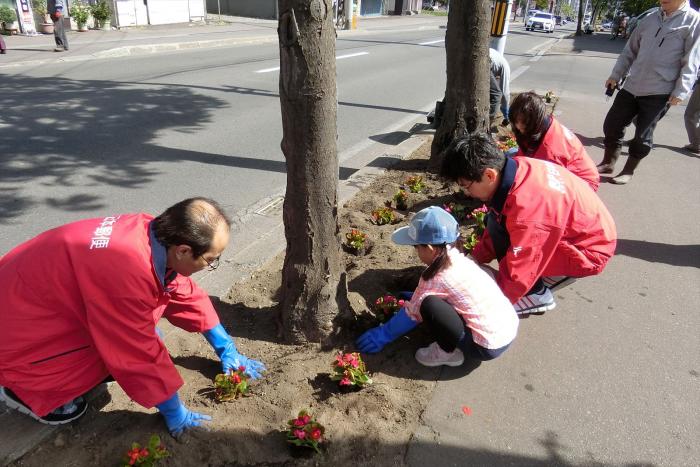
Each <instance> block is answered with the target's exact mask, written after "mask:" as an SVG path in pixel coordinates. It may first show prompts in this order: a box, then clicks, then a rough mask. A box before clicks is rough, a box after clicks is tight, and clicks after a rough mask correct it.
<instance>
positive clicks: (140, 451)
mask: <svg viewBox="0 0 700 467" xmlns="http://www.w3.org/2000/svg"><path fill="white" fill-rule="evenodd" d="M168 456H170V453H169V452H168V450H167V449H165V445H163V443H161V442H160V437H159V436H158V435H151V438H150V439H149V440H148V446H146V447H141V445H140V444H139V443H133V444H132V445H131V449H129V451H127V453H126V455H125V456H124V459H123V461H124V463H123V464H122V465H124V467H129V466H132V465H140V466H141V467H153V466H154V465H156V464H157V463H158V461H159V460H160V459H163V458H166V457H168Z"/></svg>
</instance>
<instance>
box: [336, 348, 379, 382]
mask: <svg viewBox="0 0 700 467" xmlns="http://www.w3.org/2000/svg"><path fill="white" fill-rule="evenodd" d="M331 367H333V374H332V375H331V379H332V380H333V381H338V385H339V386H340V387H357V388H364V387H365V386H369V385H370V384H372V378H370V377H369V373H367V368H365V362H363V361H362V357H360V354H359V353H357V352H352V353H343V352H339V353H338V355H336V357H335V360H333V363H332V364H331Z"/></svg>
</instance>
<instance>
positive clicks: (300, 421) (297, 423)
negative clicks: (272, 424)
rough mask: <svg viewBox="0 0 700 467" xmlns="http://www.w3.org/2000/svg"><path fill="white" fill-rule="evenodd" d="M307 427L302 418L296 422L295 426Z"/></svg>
mask: <svg viewBox="0 0 700 467" xmlns="http://www.w3.org/2000/svg"><path fill="white" fill-rule="evenodd" d="M304 425H306V422H304V420H302V419H301V418H297V419H295V420H294V426H304Z"/></svg>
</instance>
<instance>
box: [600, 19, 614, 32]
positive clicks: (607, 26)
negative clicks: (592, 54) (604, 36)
mask: <svg viewBox="0 0 700 467" xmlns="http://www.w3.org/2000/svg"><path fill="white" fill-rule="evenodd" d="M600 27H601V28H603V31H610V28H612V21H610V20H609V19H608V20H605V21H603V22H602V23H600Z"/></svg>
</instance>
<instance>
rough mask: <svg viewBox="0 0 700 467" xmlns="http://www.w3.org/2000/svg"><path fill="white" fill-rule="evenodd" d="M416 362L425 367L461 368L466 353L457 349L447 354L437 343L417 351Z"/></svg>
mask: <svg viewBox="0 0 700 467" xmlns="http://www.w3.org/2000/svg"><path fill="white" fill-rule="evenodd" d="M416 360H418V363H420V364H421V365H425V366H440V365H447V366H460V365H461V364H462V363H464V353H462V351H461V350H459V349H455V350H454V351H453V352H445V351H444V350H442V349H441V348H440V346H439V345H438V343H437V342H433V343H432V344H430V345H429V346H427V347H423V348H422V349H418V350H417V351H416Z"/></svg>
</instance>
